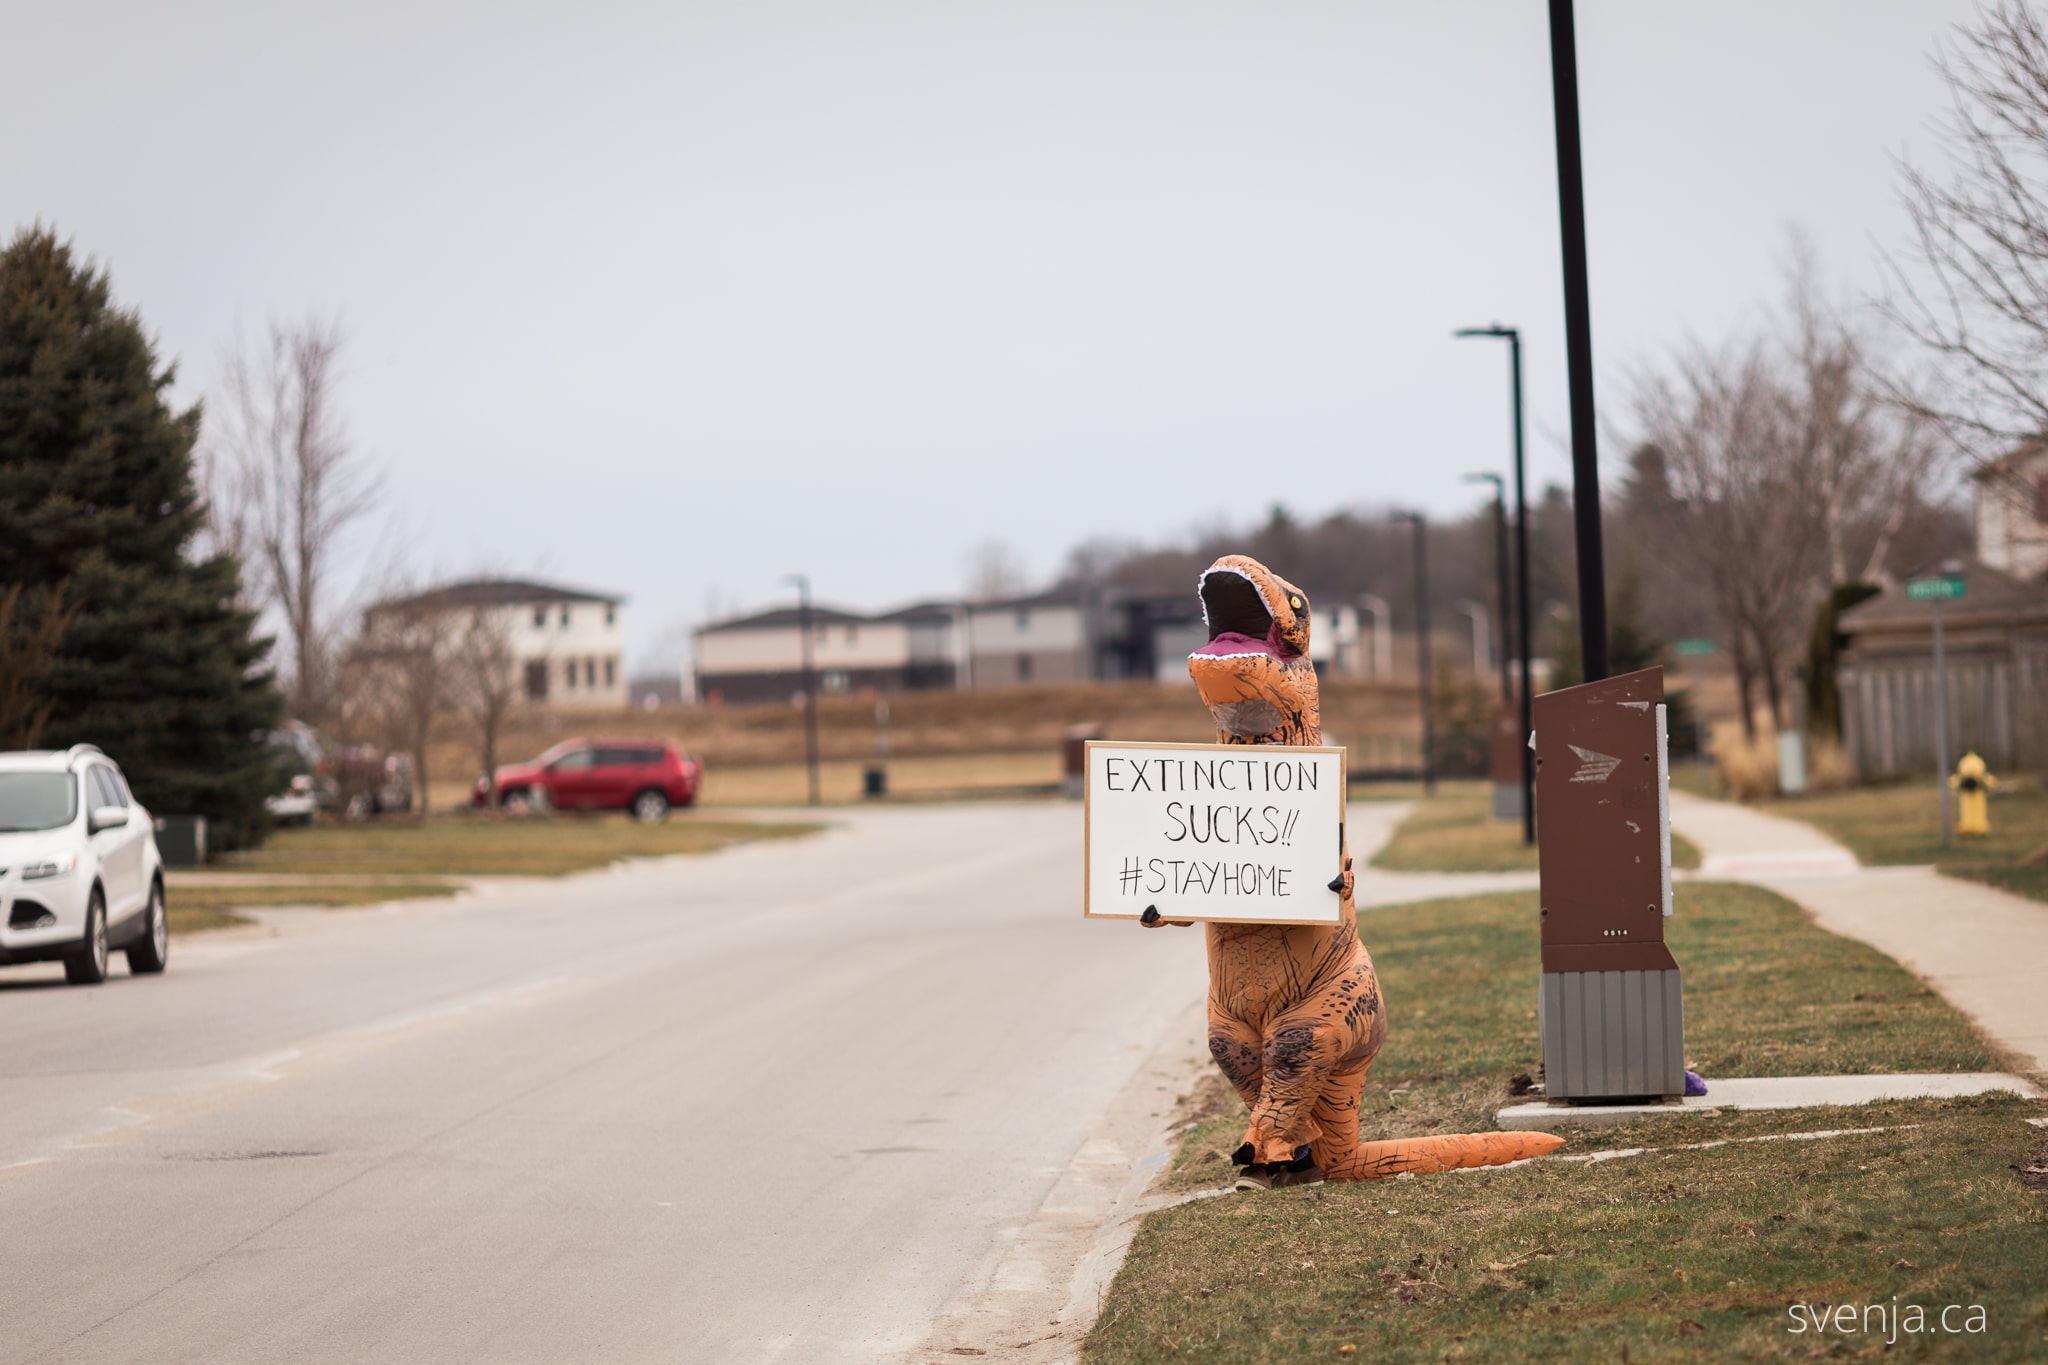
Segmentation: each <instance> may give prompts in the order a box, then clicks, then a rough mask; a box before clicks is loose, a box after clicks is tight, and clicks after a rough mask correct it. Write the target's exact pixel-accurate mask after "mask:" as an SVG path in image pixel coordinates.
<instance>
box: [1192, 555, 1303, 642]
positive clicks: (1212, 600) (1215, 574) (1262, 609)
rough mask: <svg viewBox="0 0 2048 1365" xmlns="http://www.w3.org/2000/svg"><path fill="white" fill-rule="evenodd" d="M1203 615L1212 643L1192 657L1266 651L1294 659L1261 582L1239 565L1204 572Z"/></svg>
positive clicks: (1202, 591)
mask: <svg viewBox="0 0 2048 1365" xmlns="http://www.w3.org/2000/svg"><path fill="white" fill-rule="evenodd" d="M1201 596H1202V619H1203V620H1204V621H1206V622H1207V623H1208V627H1209V643H1208V644H1206V645H1204V646H1202V647H1201V648H1200V649H1198V650H1196V651H1195V652H1194V654H1193V655H1191V656H1190V657H1192V658H1197V659H1235V658H1241V657H1243V656H1245V655H1247V654H1264V655H1266V656H1268V657H1270V658H1274V659H1291V658H1293V657H1294V653H1293V651H1292V650H1289V649H1287V648H1286V647H1285V646H1284V645H1282V644H1281V643H1280V641H1279V639H1278V638H1277V637H1278V635H1279V632H1278V631H1277V630H1276V629H1275V628H1274V625H1273V613H1272V612H1270V611H1268V610H1267V609H1266V596H1265V594H1264V593H1262V592H1260V591H1259V589H1258V585H1257V584H1255V583H1253V582H1252V581H1251V579H1249V578H1247V577H1245V576H1244V575H1243V574H1241V573H1239V572H1238V571H1237V570H1235V569H1210V570H1209V571H1208V572H1207V573H1204V574H1203V575H1202V587H1201Z"/></svg>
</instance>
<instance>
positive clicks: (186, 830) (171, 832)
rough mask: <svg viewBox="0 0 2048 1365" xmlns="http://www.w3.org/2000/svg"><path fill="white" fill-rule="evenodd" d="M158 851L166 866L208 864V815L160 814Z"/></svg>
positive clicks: (158, 819)
mask: <svg viewBox="0 0 2048 1365" xmlns="http://www.w3.org/2000/svg"><path fill="white" fill-rule="evenodd" d="M156 851H157V853H158V854H159V855H161V856H162V858H163V860H164V866H165V867H203V866H205V865H206V817H205V816H203V815H159V816H157V817H156Z"/></svg>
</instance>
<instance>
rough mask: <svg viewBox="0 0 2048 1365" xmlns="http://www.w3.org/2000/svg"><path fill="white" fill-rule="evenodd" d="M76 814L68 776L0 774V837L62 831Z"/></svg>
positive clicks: (74, 787)
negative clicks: (33, 830)
mask: <svg viewBox="0 0 2048 1365" xmlns="http://www.w3.org/2000/svg"><path fill="white" fill-rule="evenodd" d="M77 814H78V783H77V782H76V781H74V780H73V779H72V776H71V774H70V773H0V834H19V833H21V832H22V831H24V830H31V829H61V828H62V827H64V826H65V825H68V824H70V823H71V821H72V819H73V818H74V817H76V816H77Z"/></svg>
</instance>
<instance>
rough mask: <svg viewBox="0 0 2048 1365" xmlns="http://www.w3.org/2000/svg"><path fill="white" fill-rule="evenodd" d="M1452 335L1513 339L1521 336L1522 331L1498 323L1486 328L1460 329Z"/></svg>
mask: <svg viewBox="0 0 2048 1365" xmlns="http://www.w3.org/2000/svg"><path fill="white" fill-rule="evenodd" d="M1451 335H1452V336H1453V337H1512V336H1520V335H1521V331H1520V330H1519V329H1518V328H1514V327H1503V326H1501V325H1500V324H1499V323H1497V322H1496V323H1491V324H1489V325H1488V326H1485V327H1460V328H1459V329H1458V330H1457V331H1455V332H1453V333H1451Z"/></svg>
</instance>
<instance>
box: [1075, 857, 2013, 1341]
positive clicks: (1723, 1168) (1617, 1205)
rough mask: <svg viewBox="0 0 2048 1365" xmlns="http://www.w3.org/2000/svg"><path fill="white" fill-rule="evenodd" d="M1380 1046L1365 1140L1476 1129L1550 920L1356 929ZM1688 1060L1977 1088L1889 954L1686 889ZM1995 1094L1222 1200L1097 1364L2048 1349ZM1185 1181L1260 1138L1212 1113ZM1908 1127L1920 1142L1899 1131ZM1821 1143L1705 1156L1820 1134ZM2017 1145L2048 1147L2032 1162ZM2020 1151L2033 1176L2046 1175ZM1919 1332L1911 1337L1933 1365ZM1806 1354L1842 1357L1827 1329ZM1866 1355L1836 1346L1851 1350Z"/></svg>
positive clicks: (1724, 896) (1756, 892) (1510, 1062)
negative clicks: (1933, 1322)
mask: <svg viewBox="0 0 2048 1365" xmlns="http://www.w3.org/2000/svg"><path fill="white" fill-rule="evenodd" d="M1360 922H1361V928H1362V933H1363V936H1364V938H1365V941H1366V944H1367V946H1368V947H1369V948H1371V949H1372V951H1373V956H1374V959H1375V961H1376V963H1377V965H1378V968H1379V972H1380V977H1381V981H1382V988H1383V990H1384V992H1385V996H1386V1000H1387V1002H1388V1016H1389V1023H1390V1034H1389V1038H1388V1041H1387V1045H1386V1049H1385V1051H1384V1052H1382V1054H1381V1056H1380V1060H1379V1062H1378V1063H1377V1064H1376V1065H1375V1067H1374V1071H1373V1077H1372V1081H1371V1082H1370V1084H1369V1085H1368V1087H1367V1090H1366V1101H1365V1107H1366V1114H1365V1116H1364V1122H1363V1127H1364V1129H1365V1133H1366V1136H1367V1137H1368V1138H1379V1137H1399V1136H1409V1135H1415V1134H1423V1133H1442V1132H1456V1131H1482V1130H1484V1129H1487V1128H1490V1127H1492V1126H1493V1118H1492V1115H1493V1111H1494V1110H1495V1109H1496V1108H1497V1107H1498V1106H1499V1105H1500V1104H1502V1103H1503V1102H1505V1099H1506V1095H1507V1082H1508V1080H1509V1079H1510V1077H1512V1076H1514V1075H1515V1074H1517V1073H1524V1074H1533V1073H1535V1072H1536V1070H1537V1058H1538V1042H1537V1032H1536V1021H1535V1017H1534V1005H1535V994H1536V984H1537V983H1536V977H1537V939H1536V905H1535V898H1534V896H1532V895H1528V894H1514V895H1504V896H1488V897H1480V898H1475V899H1471V900H1465V901H1455V902H1436V903H1431V904H1428V905H1423V906H1414V907H1400V908H1393V909H1384V910H1374V911H1369V912H1367V913H1366V914H1365V915H1364V916H1362V917H1361V921H1360ZM1669 928H1670V933H1669V937H1670V941H1671V945H1672V951H1673V953H1674V954H1675V955H1676V956H1677V958H1678V961H1679V963H1680V965H1681V966H1682V967H1683V969H1684V971H1685V982H1686V1029H1687V1056H1688V1063H1689V1064H1690V1065H1691V1066H1693V1067H1694V1069H1696V1070H1699V1071H1700V1072H1702V1073H1703V1074H1704V1075H1706V1076H1707V1077H1708V1080H1709V1083H1710V1084H1711V1083H1712V1080H1713V1078H1715V1077H1717V1076H1740V1075H1764V1074H1771V1075H1787V1074H1792V1075H1796V1074H1814V1073H1824V1072H1837V1071H1851V1070H1863V1071H1874V1070H1896V1071H1908V1070H1910V1071H1920V1070H1982V1069H1987V1068H1990V1067H1992V1066H1993V1065H1995V1061H1996V1059H1995V1058H1994V1057H1993V1056H1992V1054H1991V1052H1990V1050H1989V1049H1988V1048H1987V1047H1986V1046H1985V1045H1984V1043H1983V1042H1982V1041H1981V1040H1979V1039H1978V1038H1977V1037H1976V1035H1975V1034H1974V1033H1973V1031H1972V1030H1971V1029H1970V1027H1969V1025H1968V1023H1967V1022H1966V1021H1965V1020H1964V1019H1963V1018H1962V1016H1961V1015H1959V1014H1958V1013H1957V1012H1956V1011H1955V1010H1954V1009H1952V1008H1950V1007H1949V1006H1948V1005H1947V1004H1946V1003H1945V1002H1944V1001H1942V1000H1941V999H1940V998H1939V997H1938V996H1935V995H1933V994H1932V993H1931V992H1929V991H1927V990H1926V989H1925V988H1924V987H1923V986H1921V985H1920V983H1919V982H1918V981H1917V980H1916V979H1915V978H1914V977H1912V976H1911V975H1910V974H1908V973H1907V972H1905V971H1904V970H1903V969H1902V968H1900V967H1899V966H1898V965H1897V964H1896V963H1894V962H1892V961H1891V960H1890V959H1889V958H1886V957H1884V956H1883V955H1881V954H1879V953H1877V952H1875V951H1874V950H1872V949H1870V948H1868V947H1865V946H1864V945H1862V944H1859V943H1856V942H1854V941H1851V940H1848V939H1843V938H1839V937H1836V936H1834V935H1831V934H1827V933H1824V932H1822V931H1821V930H1819V929H1818V928H1816V927H1815V926H1813V925H1812V924H1811V923H1809V922H1808V921H1807V919H1806V918H1805V916H1804V915H1803V914H1802V913H1801V912H1800V911H1799V910H1798V908H1797V907H1795V906H1794V905H1792V904H1791V903H1790V902H1788V901H1785V900H1783V899H1782V898H1780V897H1778V896H1775V895H1773V894H1771V893H1769V892H1766V891H1763V890H1760V889H1756V888H1751V887H1742V886H1732V885H1725V884H1719V883H1689V884H1685V885H1682V886H1680V887H1679V888H1678V914H1677V916H1676V917H1675V918H1674V919H1673V920H1672V921H1671V924H1670V926H1669ZM2043 1108H2044V1106H2042V1105H2040V1104H2038V1103H2033V1104H2028V1103H2022V1102H2020V1101H2017V1100H2013V1099H2008V1098H2003V1097H1999V1098H1989V1099H1981V1100H1971V1101H1949V1102H1940V1103H1899V1104H1886V1105H1875V1106H1865V1107H1863V1108H1860V1109H1854V1110H1843V1109H1828V1110H1807V1111H1794V1112H1779V1113H1758V1114H1723V1115H1717V1116H1712V1117H1708V1116H1690V1117H1684V1118H1658V1119H1653V1120H1645V1121H1640V1122H1636V1123H1631V1124H1627V1125H1622V1126H1619V1127H1614V1128H1604V1129H1598V1130H1585V1131H1583V1132H1582V1133H1579V1134H1576V1135H1574V1136H1573V1137H1572V1139H1571V1141H1570V1143H1569V1144H1568V1146H1567V1147H1566V1149H1565V1150H1566V1152H1567V1153H1573V1152H1578V1153H1585V1152H1590V1151H1593V1150H1600V1149H1623V1148H1630V1147H1653V1148H1658V1149H1663V1150H1659V1151H1656V1152H1652V1153H1649V1154H1646V1155H1642V1156H1637V1157H1634V1158H1631V1159H1626V1160H1619V1161H1613V1162H1602V1163H1596V1164H1592V1165H1586V1164H1578V1163H1565V1162H1561V1161H1544V1162H1538V1163H1535V1164H1533V1165H1531V1166H1527V1167H1520V1168H1516V1169H1511V1170H1500V1171H1491V1172H1463V1173H1454V1174H1449V1175H1441V1176H1432V1177H1419V1178H1413V1179H1397V1180H1394V1181H1388V1182H1382V1183H1377V1184H1361V1185H1324V1186H1318V1187H1315V1188H1313V1189H1310V1190H1306V1191H1296V1190H1288V1191H1278V1192H1274V1193H1271V1194H1261V1195H1232V1196H1229V1197H1226V1198H1221V1199H1212V1200H1203V1201H1200V1202H1197V1203H1192V1204H1187V1205H1183V1206H1180V1207H1178V1208H1174V1209H1169V1210H1166V1211H1164V1212H1162V1213H1158V1214H1154V1215H1152V1216H1151V1217H1150V1218H1148V1219H1147V1220H1146V1222H1145V1224H1144V1225H1143V1227H1142V1228H1141V1229H1140V1231H1139V1233H1138V1236H1137V1238H1136V1239H1135V1240H1134V1241H1133V1243H1132V1246H1131V1253H1130V1257H1129V1259H1128V1261H1127V1262H1126V1264H1125V1267H1124V1269H1123V1271H1122V1273H1121V1274H1119V1276H1118V1277H1117V1280H1116V1282H1115V1283H1114V1285H1112V1287H1111V1289H1110V1292H1109V1295H1108V1297H1107V1299H1106V1301H1105V1304H1104V1309H1103V1313H1102V1315H1101V1318H1100V1319H1099V1321H1098V1323H1097V1326H1096V1328H1095V1331H1094V1333H1093V1335H1091V1337H1090V1338H1089V1342H1088V1348H1087V1355H1086V1358H1087V1359H1088V1360H1089V1361H1091V1362H1095V1363H1096V1365H1106V1363H1108V1362H1118V1363H1119V1365H1121V1362H1138V1361H1156V1360H1162V1359H1180V1358H1183V1357H1186V1358H1194V1359H1208V1360H1219V1361H1223V1360H1227V1361H1309V1360H1326V1359H1333V1358H1336V1356H1337V1353H1338V1351H1339V1348H1340V1347H1342V1346H1344V1345H1346V1344H1350V1345H1354V1346H1355V1347H1356V1349H1357V1358H1358V1359H1361V1360H1374V1361H1379V1360H1392V1361H1411V1360H1412V1361H1423V1360H1429V1361H1435V1360H1440V1359H1444V1358H1447V1357H1457V1356H1467V1357H1469V1358H1472V1359H1477V1360H1493V1359H1529V1358H1550V1359H1560V1360H1563V1359H1574V1360H1576V1359H1602V1360H1618V1359H1621V1358H1623V1350H1624V1347H1626V1349H1627V1351H1628V1353H1629V1354H1628V1356H1627V1358H1628V1359H1632V1360H1638V1361H1640V1360H1661V1359H1703V1360H1714V1359H1734V1358H1755V1357H1757V1356H1760V1355H1766V1354H1777V1353H1787V1354H1797V1355H1806V1354H1809V1353H1811V1351H1812V1348H1813V1347H1814V1346H1815V1345H1816V1340H1817V1339H1816V1334H1815V1333H1813V1332H1812V1331H1810V1330H1809V1331H1808V1332H1807V1333H1804V1334H1801V1335H1791V1334H1789V1333H1788V1331H1787V1328H1788V1327H1789V1326H1790V1325H1791V1321H1790V1319H1789V1318H1788V1317H1787V1313H1786V1310H1787V1307H1788V1306H1789V1305H1790V1304H1791V1303H1793V1302H1795V1301H1799V1302H1814V1303H1819V1302H1821V1301H1829V1302H1843V1301H1853V1302H1856V1303H1859V1304H1860V1303H1864V1302H1880V1303H1885V1304H1889V1303H1890V1302H1891V1296H1892V1295H1894V1294H1896V1295H1898V1296H1899V1297H1900V1302H1901V1303H1907V1302H1920V1303H1922V1304H1935V1305H1937V1306H1938V1305H1940V1304H1943V1303H1950V1302H1959V1303H1964V1304H1971V1303H1977V1304H1983V1305H1985V1306H1986V1307H1987V1312H1988V1314H1989V1326H1990V1331H1989V1333H1988V1334H1983V1335H1972V1336H1959V1337H1954V1338H1942V1339H1941V1340H1940V1341H1938V1342H1936V1343H1935V1347H1936V1349H1935V1350H1934V1351H1933V1353H1932V1355H1933V1356H1934V1357H1940V1358H1945V1357H1946V1356H1949V1355H1954V1356H1956V1357H1957V1358H1961V1357H1964V1356H1967V1357H1968V1358H1971V1359H2026V1358H2038V1356H2039V1355H2041V1354H2042V1353H2048V1276H2043V1275H2042V1274H2041V1273H2040V1270H2039V1267H2040V1266H2041V1265H2043V1264H2048V1195H2044V1194H2043V1193H2042V1192H2040V1191H2039V1190H2030V1189H2028V1188H2026V1187H2025V1186H2024V1185H2023V1182H2025V1181H2033V1182H2034V1183H2035V1184H2036V1185H2039V1184H2041V1183H2042V1181H2041V1180H2040V1178H2038V1177H2035V1176H2030V1175H2028V1174H2027V1173H2026V1168H2028V1167H2029V1166H2048V1134H2044V1133H2043V1132H2042V1130H2038V1129H2033V1128H2030V1127H2028V1126H2026V1125H2025V1124H2024V1123H2023V1122H2022V1119H2023V1118H2024V1117H2026V1116H2028V1115H2032V1114H2038V1113H2040V1112H2041V1111H2042V1109H2043ZM1189 1117H1190V1118H1191V1120H1192V1124H1191V1127H1190V1128H1189V1129H1188V1131H1187V1132H1186V1134H1185V1136H1184V1139H1183V1141H1182V1144H1181V1148H1180V1151H1179V1153H1178V1155H1177V1159H1176V1162H1175V1164H1174V1167H1173V1169H1172V1170H1171V1171H1170V1172H1169V1174H1168V1175H1167V1177H1166V1178H1165V1184H1166V1185H1167V1186H1168V1187H1170V1188H1171V1187H1177V1188H1194V1187H1198V1186H1202V1185H1215V1184H1217V1183H1218V1182H1219V1181H1220V1180H1221V1179H1222V1178H1223V1177H1225V1176H1226V1175H1227V1174H1228V1173H1229V1170H1230V1167H1229V1164H1228V1157H1227V1152H1228V1150H1229V1149H1230V1148H1231V1147H1233V1146H1235V1145H1236V1142H1237V1139H1238V1137H1239V1135H1240V1130H1241V1128H1242V1125H1243V1121H1244V1120H1243V1111H1242V1106H1241V1105H1239V1103H1238V1102H1237V1100H1236V1099H1235V1097H1234V1096H1231V1095H1229V1094H1228V1092H1227V1091H1224V1090H1223V1089H1222V1088H1221V1087H1220V1085H1217V1084H1215V1083H1213V1082H1212V1083H1211V1084H1210V1085H1209V1086H1208V1087H1206V1088H1205V1091H1204V1093H1203V1094H1202V1095H1200V1096H1198V1098H1197V1101H1196V1107H1195V1109H1194V1111H1193V1112H1192V1113H1191V1114H1190V1116H1189ZM1903 1125H1917V1126H1914V1127H1904V1126H1903ZM1870 1127H1889V1128H1893V1129H1894V1130H1895V1131H1890V1132H1884V1133H1875V1134H1863V1135H1857V1136H1842V1137H1833V1138H1826V1139H1821V1140H1816V1141H1796V1142H1795V1141H1772V1142H1760V1143H1738V1144H1735V1145H1730V1146H1721V1147H1713V1148H1710V1149H1707V1150H1703V1151H1671V1150H1669V1149H1671V1148H1673V1147H1675V1146H1679V1145H1682V1144H1688V1143H1697V1142H1702V1141H1718V1140H1722V1139H1733V1138H1741V1137H1753V1136H1761V1135H1765V1134H1774V1133H1788V1132H1799V1131H1814V1130H1821V1129H1830V1128H1870ZM2030 1144H2032V1145H2031V1146H2030ZM2030 1153H2031V1154H2030ZM1927 1340H1928V1339H1927V1338H1925V1337H1921V1338H1916V1339H1913V1340H1911V1341H1909V1340H1907V1339H1906V1338H1904V1337H1902V1338H1901V1341H1900V1345H1901V1346H1903V1347H1913V1348H1916V1350H1915V1351H1909V1354H1917V1347H1920V1346H1924V1345H1925V1344H1926V1342H1927ZM1818 1344H1819V1345H1821V1346H1823V1347H1826V1346H1835V1347H1839V1346H1841V1344H1842V1339H1841V1338H1837V1337H1830V1338H1828V1339H1826V1340H1823V1341H1820V1342H1819V1343H1818ZM1868 1344H1869V1343H1868V1339H1867V1338H1863V1337H1860V1336H1859V1337H1855V1338H1850V1339H1848V1348H1849V1349H1850V1350H1852V1351H1853V1350H1855V1349H1858V1348H1862V1347H1865V1346H1867V1345H1868Z"/></svg>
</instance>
